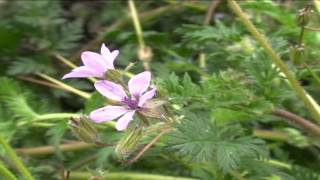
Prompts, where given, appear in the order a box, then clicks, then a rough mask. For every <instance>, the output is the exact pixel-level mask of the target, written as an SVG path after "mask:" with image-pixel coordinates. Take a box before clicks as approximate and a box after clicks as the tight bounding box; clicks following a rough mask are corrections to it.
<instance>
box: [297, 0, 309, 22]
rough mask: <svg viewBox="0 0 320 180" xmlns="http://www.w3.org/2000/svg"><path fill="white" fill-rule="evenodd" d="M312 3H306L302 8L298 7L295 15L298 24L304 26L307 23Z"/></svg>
mask: <svg viewBox="0 0 320 180" xmlns="http://www.w3.org/2000/svg"><path fill="white" fill-rule="evenodd" d="M311 7H312V5H311V4H308V5H307V6H306V7H304V8H303V9H300V10H299V12H298V15H297V23H298V25H299V26H306V25H307V24H308V23H309V20H310V17H311V13H312V12H313V11H312V9H311Z"/></svg>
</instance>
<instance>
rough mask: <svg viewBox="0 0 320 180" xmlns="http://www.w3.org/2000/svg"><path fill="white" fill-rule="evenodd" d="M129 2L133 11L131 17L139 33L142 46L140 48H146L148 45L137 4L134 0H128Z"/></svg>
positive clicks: (139, 41) (138, 36)
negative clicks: (145, 40)
mask: <svg viewBox="0 0 320 180" xmlns="http://www.w3.org/2000/svg"><path fill="white" fill-rule="evenodd" d="M128 4H129V8H130V12H131V17H132V20H133V25H134V29H135V31H136V34H137V38H138V43H139V47H140V49H144V48H145V46H146V45H145V42H144V39H143V32H142V28H141V24H140V21H139V16H138V13H137V9H136V6H135V4H134V2H133V0H128Z"/></svg>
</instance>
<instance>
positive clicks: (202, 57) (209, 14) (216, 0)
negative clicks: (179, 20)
mask: <svg viewBox="0 0 320 180" xmlns="http://www.w3.org/2000/svg"><path fill="white" fill-rule="evenodd" d="M220 2H221V0H212V1H211V4H210V6H209V8H208V10H207V14H206V16H205V18H204V22H203V24H204V25H210V22H211V19H212V16H213V14H214V12H215V10H216V9H217V7H218V5H219V4H220ZM206 61H207V55H206V54H205V53H200V54H199V66H200V67H201V68H206V66H207V62H206Z"/></svg>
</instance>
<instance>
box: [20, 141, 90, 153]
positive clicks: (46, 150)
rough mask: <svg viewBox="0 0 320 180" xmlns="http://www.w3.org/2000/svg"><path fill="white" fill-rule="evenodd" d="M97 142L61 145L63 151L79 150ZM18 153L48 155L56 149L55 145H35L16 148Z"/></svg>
mask: <svg viewBox="0 0 320 180" xmlns="http://www.w3.org/2000/svg"><path fill="white" fill-rule="evenodd" d="M95 146H96V145H95V144H88V143H84V142H77V143H68V144H62V145H60V146H59V149H60V150H61V151H77V150H83V149H88V148H91V147H95ZM16 151H17V153H20V154H26V155H47V154H53V153H54V152H55V151H56V148H55V147H54V146H41V147H33V148H18V149H16Z"/></svg>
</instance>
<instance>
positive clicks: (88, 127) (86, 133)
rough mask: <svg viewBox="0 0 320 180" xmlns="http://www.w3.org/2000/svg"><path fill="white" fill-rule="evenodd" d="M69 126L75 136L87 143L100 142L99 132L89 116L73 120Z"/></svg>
mask: <svg viewBox="0 0 320 180" xmlns="http://www.w3.org/2000/svg"><path fill="white" fill-rule="evenodd" d="M69 126H70V128H71V130H72V132H73V134H74V135H75V136H77V137H78V138H79V139H80V140H82V141H84V142H87V143H96V142H99V137H98V131H97V130H96V128H95V127H94V124H93V122H92V121H91V120H90V119H89V118H88V117H87V116H81V117H79V118H71V120H70V121H69Z"/></svg>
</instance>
